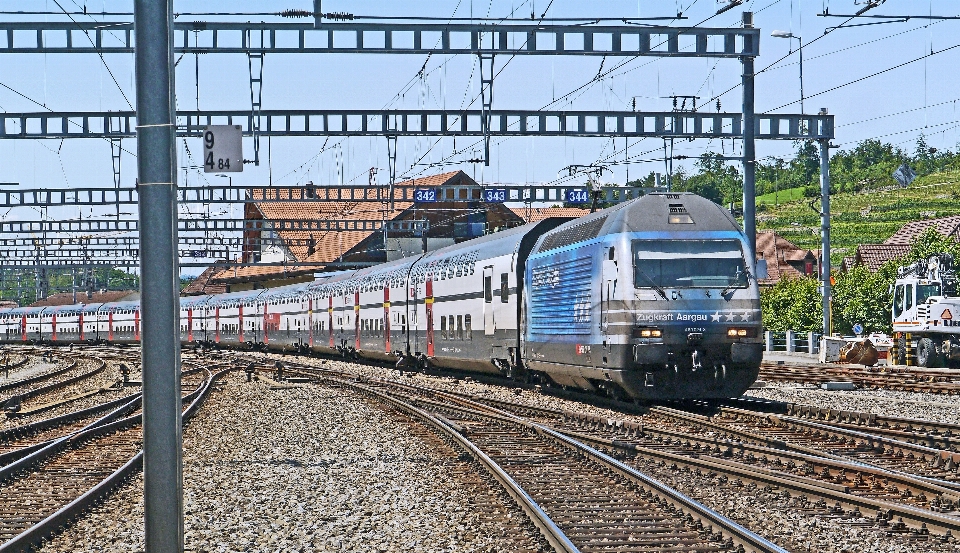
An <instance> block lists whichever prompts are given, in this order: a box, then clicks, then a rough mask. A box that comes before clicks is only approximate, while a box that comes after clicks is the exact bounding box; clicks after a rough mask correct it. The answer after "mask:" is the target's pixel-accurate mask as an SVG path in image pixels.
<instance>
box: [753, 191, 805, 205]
mask: <svg viewBox="0 0 960 553" xmlns="http://www.w3.org/2000/svg"><path fill="white" fill-rule="evenodd" d="M802 199H803V188H788V189H787V190H781V191H779V192H771V193H769V194H764V195H763V196H757V205H761V204H763V205H771V206H776V205H779V204H784V203H789V202H794V201H797V200H802Z"/></svg>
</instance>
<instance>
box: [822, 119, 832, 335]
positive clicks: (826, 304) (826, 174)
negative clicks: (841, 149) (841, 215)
mask: <svg viewBox="0 0 960 553" xmlns="http://www.w3.org/2000/svg"><path fill="white" fill-rule="evenodd" d="M826 112H827V110H826V109H823V110H820V113H821V114H826ZM820 234H821V238H822V240H823V242H822V243H821V245H820V279H821V280H822V281H823V335H824V336H829V335H830V330H831V326H830V325H831V313H830V311H831V309H830V295H831V294H830V141H829V140H827V139H824V140H821V141H820Z"/></svg>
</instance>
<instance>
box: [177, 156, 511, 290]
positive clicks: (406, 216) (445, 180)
mask: <svg viewBox="0 0 960 553" xmlns="http://www.w3.org/2000/svg"><path fill="white" fill-rule="evenodd" d="M397 186H398V187H399V186H413V187H422V188H438V189H442V188H443V187H453V186H477V183H476V181H474V180H473V179H471V178H470V177H469V176H468V175H467V174H466V173H464V172H463V171H451V172H447V173H441V174H438V175H431V176H427V177H423V178H416V179H410V180H407V181H403V182H400V183H397ZM376 190H377V188H373V187H372V188H371V191H376ZM447 192H449V194H445V193H442V190H441V193H440V194H438V196H439V197H440V198H443V199H442V200H441V201H437V202H433V203H428V204H426V203H425V204H415V203H413V202H410V201H402V200H401V196H400V191H399V190H398V191H397V193H396V196H395V197H396V198H397V199H396V200H395V201H394V202H393V204H394V205H393V206H392V208H391V206H390V205H388V204H387V203H386V202H383V203H378V202H369V201H364V202H342V201H317V200H313V201H311V193H310V191H309V187H304V190H303V191H302V192H301V195H300V197H299V198H297V199H299V200H300V201H264V199H265V198H269V195H270V191H269V189H268V188H265V189H260V190H254V192H253V198H252V201H248V202H247V203H246V204H245V206H244V218H245V219H246V220H248V221H253V223H250V224H248V225H247V228H248V230H247V231H245V232H244V247H243V255H242V257H241V260H240V261H241V264H238V265H236V266H232V267H229V268H226V267H224V268H216V267H210V268H208V269H207V270H206V271H204V273H203V274H201V275H200V277H198V278H197V280H196V281H194V283H191V285H190V286H188V287H187V288H186V289H184V294H204V293H218V291H221V289H220V287H223V288H225V290H222V291H238V290H244V289H251V288H261V287H264V288H265V287H274V286H283V285H286V284H294V283H297V282H309V281H311V280H313V278H314V277H313V275H314V273H316V272H323V271H326V270H338V269H340V268H342V267H343V266H344V265H350V264H351V263H355V264H357V266H361V265H365V264H369V263H380V262H384V261H388V260H391V259H396V258H399V257H404V256H407V255H412V254H414V253H419V252H421V251H423V243H424V242H426V245H427V249H428V250H432V249H436V248H439V247H443V246H447V245H450V244H453V243H455V242H460V241H464V240H469V239H470V238H475V237H477V236H480V235H483V234H485V233H488V232H494V231H496V230H499V229H505V228H512V227H515V226H519V225H522V224H524V223H525V221H524V219H523V217H521V216H520V215H518V214H517V213H515V212H514V211H513V210H511V209H510V208H508V207H506V206H504V205H503V204H499V203H484V202H482V201H480V200H479V199H476V198H473V199H471V198H466V197H463V198H453V195H452V192H453V190H448V191H447ZM295 197H296V196H295ZM417 220H420V221H427V223H428V225H429V229H428V230H427V232H426V233H425V235H426V236H416V235H414V233H413V232H412V231H389V232H387V233H384V232H381V231H370V230H330V231H308V230H272V229H271V228H270V226H271V225H270V222H271V221H358V222H363V221H368V222H374V223H380V222H381V221H417ZM385 240H386V241H385ZM261 264H262V265H261ZM324 264H329V266H325V265H324Z"/></svg>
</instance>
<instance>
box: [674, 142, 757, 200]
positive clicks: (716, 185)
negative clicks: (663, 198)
mask: <svg viewBox="0 0 960 553" xmlns="http://www.w3.org/2000/svg"><path fill="white" fill-rule="evenodd" d="M696 166H697V169H698V170H699V172H698V173H697V174H695V175H692V176H690V177H686V176H685V175H683V173H682V172H679V173H678V174H679V176H680V178H677V175H676V174H675V175H674V177H673V179H672V180H673V185H672V189H673V190H677V191H683V192H693V193H694V194H698V195H700V196H703V197H704V198H707V199H708V200H712V201H714V202H716V203H718V204H720V205H725V204H728V203H731V202H737V201H739V200H740V196H741V194H742V191H743V177H742V176H741V175H740V171H739V170H738V169H737V168H736V167H734V166H733V165H730V164H728V162H727V161H726V160H724V159H723V156H722V155H720V154H714V153H706V154H703V155H702V156H700V159H699V160H697V165H696Z"/></svg>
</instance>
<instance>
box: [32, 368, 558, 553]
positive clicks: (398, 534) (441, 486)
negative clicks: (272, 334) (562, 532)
mask: <svg viewBox="0 0 960 553" xmlns="http://www.w3.org/2000/svg"><path fill="white" fill-rule="evenodd" d="M243 380H244V377H243V375H242V373H241V374H234V375H232V376H229V377H228V378H227V379H225V380H224V381H222V383H221V384H220V385H219V386H220V387H221V391H217V392H214V395H213V396H211V398H210V399H209V400H208V402H207V403H206V405H205V406H204V407H203V408H202V409H201V410H200V412H199V414H198V415H197V416H196V418H194V419H193V420H192V421H191V422H190V425H189V426H188V427H187V428H186V430H185V431H184V449H185V454H184V510H185V524H184V528H185V536H186V549H187V550H188V551H436V552H440V551H451V552H452V551H515V550H519V549H533V550H536V549H539V548H540V545H539V542H538V541H536V540H538V538H537V537H536V530H535V529H534V528H533V527H532V525H529V524H528V523H526V521H525V520H522V518H523V517H522V514H520V512H519V511H518V510H516V511H515V512H507V513H506V514H508V515H510V516H513V517H514V519H513V520H514V522H515V523H516V525H517V526H518V527H519V528H521V531H520V534H522V535H524V536H530V537H529V538H522V539H520V540H519V541H517V540H516V539H515V536H514V535H513V533H512V532H509V531H507V530H509V527H510V523H507V524H504V522H503V520H497V519H496V518H493V517H487V516H483V515H478V513H477V512H476V510H475V509H474V508H473V507H471V506H470V503H471V501H474V500H477V499H478V498H480V499H482V500H484V501H493V502H496V500H497V496H496V494H490V493H489V490H486V492H487V494H488V496H489V497H488V496H485V495H484V492H485V490H482V489H479V490H478V489H477V487H476V485H475V483H474V485H473V487H470V486H467V485H465V484H464V481H463V479H458V477H457V476H456V474H457V472H458V471H457V470H448V469H450V467H451V463H453V464H458V463H459V465H460V466H458V467H454V468H458V469H459V471H460V472H463V469H464V468H470V467H471V466H472V465H470V464H469V463H467V462H466V461H463V460H458V459H457V457H456V455H457V453H456V452H453V451H452V450H449V451H446V452H444V451H442V450H443V447H442V446H444V444H442V443H441V444H440V446H441V447H439V448H438V447H437V444H436V443H429V442H430V440H429V437H425V436H424V431H420V432H416V431H412V430H411V428H412V427H411V425H410V424H409V421H406V422H405V421H404V420H402V419H401V418H399V417H400V416H399V415H398V414H395V413H393V412H391V411H387V410H385V409H384V408H382V407H381V406H379V405H374V404H371V403H370V402H368V400H365V399H362V398H361V397H360V396H358V395H356V394H354V393H352V392H349V391H345V390H339V389H332V388H325V387H319V386H312V385H307V386H304V387H301V388H291V389H281V390H272V389H270V387H269V386H268V385H266V384H265V383H262V382H253V383H247V382H244V381H243ZM430 436H432V435H430ZM434 441H436V440H435V439H434ZM448 449H449V448H448ZM469 472H472V471H469ZM142 484H143V482H142V476H138V477H137V478H136V479H134V480H133V481H132V482H131V483H130V484H129V485H127V486H125V487H124V488H123V489H122V490H120V491H119V492H118V493H117V494H115V495H114V496H112V497H111V498H110V499H109V500H108V502H107V503H106V504H105V505H102V506H100V507H97V508H96V509H95V510H94V511H93V512H92V513H90V514H89V515H88V516H86V517H84V518H83V519H82V520H80V521H78V522H77V523H76V524H75V525H73V526H72V527H71V528H70V529H68V530H67V531H66V532H64V533H63V534H61V535H59V536H56V537H55V538H54V539H53V541H52V542H51V543H49V544H48V545H47V546H46V547H44V548H43V549H42V551H44V552H54V551H58V552H59V551H63V552H66V551H71V552H72V551H97V552H106V551H111V552H112V551H117V552H120V551H123V552H128V551H137V550H142V549H143V499H142V491H141V490H142ZM508 511H509V510H508ZM525 525H527V526H529V528H527V527H526V526H525Z"/></svg>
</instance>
